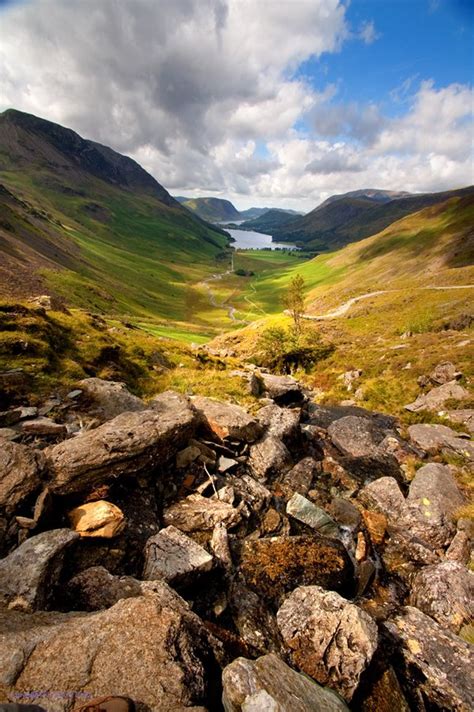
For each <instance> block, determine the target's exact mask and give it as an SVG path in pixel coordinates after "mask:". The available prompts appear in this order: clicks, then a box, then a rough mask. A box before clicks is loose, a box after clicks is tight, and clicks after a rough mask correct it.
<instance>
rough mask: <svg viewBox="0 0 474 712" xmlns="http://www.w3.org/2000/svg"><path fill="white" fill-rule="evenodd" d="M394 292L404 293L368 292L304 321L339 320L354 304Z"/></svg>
mask: <svg viewBox="0 0 474 712" xmlns="http://www.w3.org/2000/svg"><path fill="white" fill-rule="evenodd" d="M473 288H474V284H453V285H448V286H446V287H412V289H416V290H427V289H435V290H437V291H445V290H447V289H473ZM392 292H403V289H380V290H378V291H377V292H367V294H360V295H359V296H358V297H352V299H348V300H347V302H344V303H343V304H341V305H340V306H339V307H337V308H336V309H332V310H331V311H329V312H327V313H326V314H318V315H315V316H312V315H311V314H303V319H309V320H311V321H324V320H325V319H337V317H339V316H343V315H344V314H345V313H346V312H348V311H349V309H350V308H351V307H352V306H353V305H354V304H357V302H360V301H362V300H363V299H369V297H376V296H377V295H378V294H390V293H392Z"/></svg>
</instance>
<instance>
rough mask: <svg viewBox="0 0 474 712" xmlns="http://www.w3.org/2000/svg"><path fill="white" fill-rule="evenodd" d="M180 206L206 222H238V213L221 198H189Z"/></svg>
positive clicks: (227, 201) (228, 202)
mask: <svg viewBox="0 0 474 712" xmlns="http://www.w3.org/2000/svg"><path fill="white" fill-rule="evenodd" d="M182 205H184V207H186V208H187V209H188V210H190V211H191V212H192V213H195V214H196V215H199V217H200V218H202V219H203V220H207V221H208V222H211V223H212V222H214V223H216V222H231V221H232V220H239V219H240V213H239V211H238V210H237V209H236V208H235V207H234V206H233V205H232V203H231V202H230V200H223V199H222V198H189V199H188V200H185V201H183V203H182Z"/></svg>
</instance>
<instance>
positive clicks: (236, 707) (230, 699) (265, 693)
mask: <svg viewBox="0 0 474 712" xmlns="http://www.w3.org/2000/svg"><path fill="white" fill-rule="evenodd" d="M222 686H223V695H222V702H223V705H224V709H225V712H264V711H267V712H349V708H348V707H347V706H346V704H345V703H344V702H343V700H341V698H340V697H339V696H338V695H337V694H336V693H334V692H333V691H332V690H329V689H326V688H324V687H320V685H318V684H316V683H315V682H312V681H311V680H309V679H308V678H307V677H305V676H304V675H300V674H299V673H297V672H295V670H292V669H291V668H290V667H288V665H286V663H284V662H283V660H281V659H280V658H279V657H277V656H276V655H275V654H273V653H270V654H269V655H264V656H262V657H261V658H258V659H257V660H247V659H246V658H237V659H236V660H234V661H233V662H232V663H231V664H230V665H228V666H227V667H226V668H225V669H224V671H223V673H222Z"/></svg>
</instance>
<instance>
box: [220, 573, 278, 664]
mask: <svg viewBox="0 0 474 712" xmlns="http://www.w3.org/2000/svg"><path fill="white" fill-rule="evenodd" d="M229 605H230V612H231V615H232V621H233V623H234V625H235V628H236V629H237V632H238V633H239V635H240V637H241V638H242V640H243V641H245V643H247V645H249V646H251V648H252V649H253V650H254V651H256V652H258V653H260V654H263V653H268V652H275V653H278V652H280V649H281V638H280V633H279V631H278V626H277V624H276V619H275V616H274V614H273V613H272V612H271V611H270V610H269V609H268V607H267V606H266V605H265V603H264V601H263V600H262V599H261V598H260V596H258V595H257V594H256V593H255V591H251V590H250V589H249V588H247V586H245V584H244V583H243V582H242V581H240V580H239V578H237V579H234V581H232V584H231V586H230V589H229Z"/></svg>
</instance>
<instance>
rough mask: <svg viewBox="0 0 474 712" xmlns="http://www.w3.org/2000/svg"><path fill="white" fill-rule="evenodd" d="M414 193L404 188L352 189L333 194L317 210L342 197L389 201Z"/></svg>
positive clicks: (378, 201)
mask: <svg viewBox="0 0 474 712" xmlns="http://www.w3.org/2000/svg"><path fill="white" fill-rule="evenodd" d="M410 195H413V194H412V193H407V192H406V191H403V190H398V191H397V190H380V189H378V188H362V189H361V190H351V191H350V192H349V193H340V194H338V195H337V194H336V195H331V196H330V197H329V198H327V199H326V200H325V201H324V203H321V205H318V207H317V208H316V210H319V209H320V208H323V207H324V206H326V205H329V203H333V202H334V201H335V200H341V198H370V199H371V200H374V201H375V202H377V203H388V202H389V201H390V200H395V199H396V198H408V197H409V196H410Z"/></svg>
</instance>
